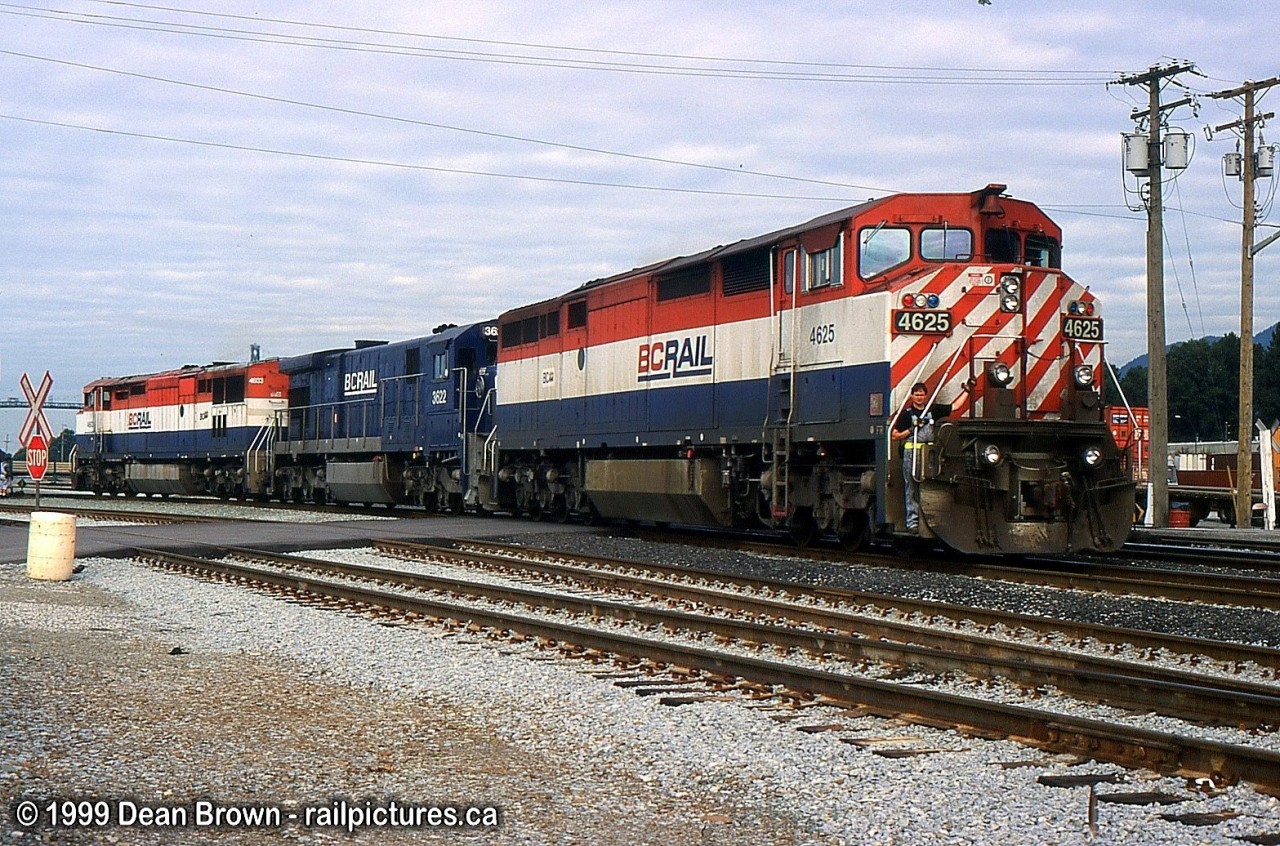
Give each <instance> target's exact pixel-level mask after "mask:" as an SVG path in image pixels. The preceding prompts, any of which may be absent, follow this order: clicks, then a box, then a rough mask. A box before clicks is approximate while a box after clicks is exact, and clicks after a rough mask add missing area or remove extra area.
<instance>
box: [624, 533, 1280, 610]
mask: <svg viewBox="0 0 1280 846" xmlns="http://www.w3.org/2000/svg"><path fill="white" fill-rule="evenodd" d="M632 534H633V536H635V537H640V538H649V539H653V540H655V541H662V542H668V543H669V542H671V541H672V538H671V536H670V535H669V534H666V535H661V534H658V533H650V532H648V531H646V530H639V531H635V530H633V532H632ZM679 542H680V543H684V544H688V545H699V546H708V547H712V548H719V549H734V550H738V551H741V552H750V553H758V554H762V555H786V556H789V557H793V558H800V559H804V560H809V561H823V562H831V563H833V564H848V563H850V560H851V556H850V554H849V553H847V552H844V551H841V550H835V549H822V548H803V549H799V548H794V547H791V548H788V547H783V546H780V545H779V544H776V543H765V542H759V541H743V540H740V539H736V538H732V537H723V536H719V535H713V534H709V533H708V534H703V533H697V534H691V535H685V536H682V537H681V538H680V540H679ZM1126 548H1127V547H1126ZM1152 554H1153V555H1154V554H1155V553H1152ZM1260 556H1261V557H1257V558H1255V557H1250V556H1249V554H1248V553H1246V552H1244V551H1242V550H1239V551H1234V557H1233V558H1232V559H1231V560H1232V561H1233V562H1239V563H1238V564H1237V566H1241V567H1245V566H1250V565H1249V564H1247V563H1245V562H1247V561H1262V562H1266V561H1268V560H1273V559H1272V558H1269V557H1268V555H1267V553H1265V552H1264V553H1260ZM1184 559H1187V560H1194V561H1196V562H1198V563H1206V562H1209V563H1212V564H1213V565H1214V567H1215V569H1210V570H1173V569H1168V568H1158V567H1149V566H1140V565H1122V564H1113V563H1110V562H1102V561H1096V560H1080V559H1065V558H1024V559H1020V561H1019V564H1018V566H1010V565H1007V564H994V563H990V562H987V561H983V560H978V559H969V558H957V557H955V556H944V555H933V556H928V557H923V556H922V557H915V558H905V557H903V556H900V555H893V554H889V553H876V552H859V553H857V554H856V561H857V563H859V564H864V565H867V566H873V567H884V568H888V569H895V570H918V571H925V572H934V573H945V574H948V575H954V576H968V577H970V578H977V579H990V580H996V581H1002V582H1009V583H1013V584H1024V585H1034V586H1039V587H1056V588H1063V589H1070V590H1079V591H1086V592H1090V593H1105V594H1112V595H1117V596H1137V597H1144V598H1149V599H1167V600H1173V601H1177V602H1206V603H1212V604H1219V605H1245V606H1252V607H1257V608H1266V609H1269V610H1280V578H1270V577H1268V576H1247V575H1233V574H1226V573H1221V572H1218V570H1219V569H1220V568H1221V566H1222V556H1221V555H1219V554H1218V551H1217V550H1201V551H1200V552H1199V555H1198V556H1197V557H1195V558H1194V559H1190V553H1189V552H1187V553H1186V554H1185V555H1184ZM1264 569H1269V568H1267V567H1266V565H1265V564H1264ZM1276 569H1280V564H1277V566H1276Z"/></svg>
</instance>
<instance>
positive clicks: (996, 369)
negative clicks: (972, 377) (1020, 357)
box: [987, 361, 1013, 388]
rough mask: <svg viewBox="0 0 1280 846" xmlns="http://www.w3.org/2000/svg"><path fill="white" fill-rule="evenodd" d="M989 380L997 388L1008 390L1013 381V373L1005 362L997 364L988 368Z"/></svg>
mask: <svg viewBox="0 0 1280 846" xmlns="http://www.w3.org/2000/svg"><path fill="white" fill-rule="evenodd" d="M987 380H988V381H989V382H991V384H992V385H994V386H995V387H997V388H1007V387H1009V383H1010V382H1012V381H1013V371H1012V370H1010V369H1009V365H1007V364H1004V363H1003V362H999V361H997V362H995V363H993V364H991V365H989V366H988V367H987Z"/></svg>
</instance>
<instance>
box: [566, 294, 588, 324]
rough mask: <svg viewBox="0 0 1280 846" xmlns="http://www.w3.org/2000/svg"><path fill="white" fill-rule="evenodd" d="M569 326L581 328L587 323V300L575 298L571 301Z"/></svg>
mask: <svg viewBox="0 0 1280 846" xmlns="http://www.w3.org/2000/svg"><path fill="white" fill-rule="evenodd" d="M568 311H569V328H570V329H581V328H582V327H584V326H586V325H587V301H586V300H575V301H573V302H571V303H569V306H568Z"/></svg>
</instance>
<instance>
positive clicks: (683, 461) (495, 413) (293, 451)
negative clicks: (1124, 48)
mask: <svg viewBox="0 0 1280 846" xmlns="http://www.w3.org/2000/svg"><path fill="white" fill-rule="evenodd" d="M1061 255H1062V250H1061V230H1060V229H1059V228H1058V226H1057V225H1056V224H1054V223H1053V221H1052V220H1050V219H1049V218H1048V217H1047V216H1046V215H1045V214H1044V213H1043V212H1042V211H1041V210H1040V209H1038V208H1037V207H1036V206H1034V205H1033V204H1031V203H1029V202H1026V201H1022V200H1016V199H1013V198H1010V197H1008V196H1006V195H1005V194H1004V186H1002V185H990V186H988V187H987V188H985V189H983V190H981V191H976V192H972V193H967V194H899V195H893V196H890V197H887V198H883V199H879V200H870V201H868V202H866V203H863V204H861V205H857V206H853V207H851V208H847V209H842V210H840V211H837V212H833V213H830V214H827V215H823V216H822V217H819V218H816V219H814V220H811V221H809V222H807V223H804V224H801V225H799V226H794V227H791V228H788V229H783V230H779V231H776V232H772V233H769V234H767V235H763V236H760V237H757V238H751V239H748V240H744V241H739V242H737V243H734V244H731V245H728V246H721V247H716V248H713V249H710V250H707V251H705V252H702V253H698V254H696V255H691V256H684V257H679V258H674V259H670V260H668V261H663V262H659V263H656V264H653V265H649V266H647V267H642V268H638V269H635V270H632V271H628V272H626V273H622V274H619V275H617V276H611V277H608V278H605V279H599V280H595V281H592V282H588V283H586V284H584V285H581V286H579V287H576V288H574V289H572V290H570V291H569V293H567V294H565V295H563V296H559V297H555V298H553V299H550V300H546V301H544V302H541V303H537V304H534V305H530V306H525V307H521V308H517V309H514V310H512V311H509V312H507V313H506V314H504V315H502V316H501V317H500V318H498V320H497V321H496V322H494V321H487V322H484V323H479V324H473V325H471V326H465V327H441V328H440V329H439V330H437V331H436V332H435V333H433V334H432V335H431V336H428V337H425V338H418V339H414V340H412V341H403V342H398V343H394V344H382V343H367V344H360V345H358V346H357V348H356V349H353V350H337V351H328V352H318V353H312V354H310V355H306V356H299V357H296V358H289V359H280V360H274V361H272V362H262V363H258V364H251V365H247V366H246V365H239V366H238V367H239V369H238V370H237V369H235V368H232V369H231V370H225V369H220V368H217V367H213V368H192V369H190V371H191V372H190V373H188V370H186V369H184V370H183V371H177V372H175V373H167V374H157V375H156V376H149V377H133V378H131V379H120V380H100V381H99V382H95V383H93V384H92V385H90V386H88V387H87V388H86V405H85V409H84V410H83V411H82V412H81V413H80V417H79V424H78V430H77V432H78V438H77V442H78V461H79V466H80V468H81V470H80V472H79V474H78V479H79V480H80V482H81V484H82V485H83V486H85V487H90V488H93V489H95V490H100V491H133V492H147V493H172V492H200V491H208V492H211V493H221V494H223V495H242V494H257V495H267V494H271V495H275V496H279V497H281V498H285V499H295V500H313V501H326V500H334V501H341V502H368V503H373V502H381V503H386V504H396V503H413V504H418V505H423V506H427V507H430V508H446V509H450V510H454V511H458V510H461V509H462V508H464V507H471V508H474V509H476V510H479V511H482V512H484V511H498V510H501V511H509V512H513V513H522V514H527V515H530V516H536V517H549V518H553V519H561V520H563V519H569V518H571V517H575V516H577V517H580V518H587V519H593V518H597V517H606V518H615V519H628V520H648V521H657V522H670V523H681V524H701V525H711V526H719V527H735V528H751V527H760V526H764V527H768V528H773V529H781V530H784V531H787V532H789V533H790V534H791V535H792V537H793V538H795V539H796V540H797V541H798V542H808V541H810V540H812V539H814V538H815V537H818V536H821V535H826V536H830V537H833V538H837V539H839V540H840V541H841V542H843V543H844V544H845V545H847V546H850V547H856V546H858V545H860V544H862V543H864V542H865V541H867V540H868V539H870V538H871V537H873V536H875V535H882V536H890V535H905V534H906V520H905V509H904V491H903V487H904V484H905V480H904V477H903V472H904V471H903V463H904V462H903V456H902V453H901V452H900V450H899V448H898V446H897V444H895V443H894V442H893V441H892V440H891V437H890V431H891V429H892V427H893V423H894V420H895V418H896V417H897V415H898V413H899V411H900V410H901V409H902V408H903V407H904V405H905V403H906V401H907V397H908V395H909V393H910V388H911V386H912V385H913V384H915V383H917V382H923V383H925V384H926V385H928V386H929V388H930V390H931V391H932V393H933V396H932V397H931V402H932V400H933V399H936V398H938V397H954V396H956V395H957V394H960V393H961V392H960V387H961V386H962V385H964V386H970V385H971V386H972V389H971V390H970V391H968V392H966V393H964V394H963V395H962V398H961V401H960V402H959V403H957V404H955V407H954V408H952V409H951V410H950V416H949V417H947V418H946V419H945V420H942V421H941V422H940V425H938V426H937V428H936V436H935V437H934V439H933V442H932V443H930V444H926V445H924V446H922V447H921V448H919V449H914V450H912V454H911V461H910V464H909V466H910V468H911V473H912V478H913V479H914V480H916V481H918V485H919V489H920V490H919V512H920V517H921V519H920V523H919V527H918V530H917V531H918V533H919V535H921V536H923V537H926V538H937V539H940V540H941V541H943V542H944V543H945V544H946V545H948V546H950V547H952V548H955V549H958V550H963V551H967V552H992V553H1031V552H1038V553H1044V552H1055V551H1068V550H1077V549H1091V550H1112V549H1115V548H1117V547H1118V546H1119V545H1120V544H1121V543H1123V542H1124V539H1125V537H1126V535H1127V532H1128V527H1129V523H1130V519H1131V516H1132V513H1133V499H1134V486H1133V483H1132V482H1131V481H1130V479H1129V478H1128V475H1127V473H1126V471H1125V469H1124V468H1123V466H1122V464H1123V457H1122V455H1121V453H1120V452H1119V451H1117V449H1116V447H1115V443H1114V441H1113V439H1112V436H1111V433H1110V430H1109V428H1108V426H1107V424H1106V422H1105V421H1104V419H1103V416H1102V403H1101V401H1100V396H1099V390H1100V385H1101V378H1100V372H1099V370H1100V366H1101V364H1102V361H1103V343H1104V336H1103V322H1102V318H1101V314H1100V307H1099V304H1098V302H1097V300H1096V299H1095V298H1094V296H1093V295H1092V294H1091V293H1090V292H1089V290H1088V289H1086V288H1084V287H1082V286H1081V285H1079V284H1078V283H1076V282H1074V281H1072V280H1071V279H1070V278H1069V277H1068V276H1067V275H1066V274H1064V273H1063V271H1062V270H1061ZM233 373H235V374H240V373H243V377H244V378H243V380H242V381H243V385H244V387H243V389H241V388H239V387H236V388H235V389H234V390H232V389H231V388H229V387H224V389H223V390H222V393H221V394H220V395H219V394H218V392H217V390H216V389H215V388H213V385H214V384H215V382H214V380H216V379H218V378H221V379H223V381H224V382H226V383H227V384H230V383H231V382H232V381H234V380H233V379H232V378H231V377H232V374H233ZM236 378H239V376H237V377H236ZM184 380H185V381H184ZM206 381H208V382H209V386H208V390H207V391H206V390H205V389H204V388H201V387H200V386H201V385H204V384H205V382H206ZM170 383H173V384H172V385H170ZM188 384H189V385H194V386H195V388H193V389H184V388H183V387H182V386H183V385H188ZM184 390H186V392H185V393H184ZM192 390H194V393H192ZM241 390H242V393H238V392H240V391H241ZM188 409H189V411H188ZM162 410H163V412H162ZM188 413H190V414H191V415H194V416H192V417H187V416H185V415H187V414H188ZM130 414H133V415H137V416H130ZM232 420H234V421H235V423H234V425H232V424H231V422H230V421H232ZM193 424H194V425H193ZM184 427H187V428H191V429H192V430H193V431H192V432H191V433H190V434H188V435H182V434H181V433H182V432H184V431H185V429H184ZM232 434H234V436H235V438H237V439H238V440H229V439H228V438H229V437H230V436H231V435H232ZM184 438H185V440H184ZM153 442H154V443H158V444H160V445H161V446H160V447H156V448H152V447H151V444H152V443H153ZM188 444H190V445H188ZM237 450H238V451H239V459H238V460H237V458H236V454H237V453H236V451H237Z"/></svg>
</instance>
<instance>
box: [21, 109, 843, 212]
mask: <svg viewBox="0 0 1280 846" xmlns="http://www.w3.org/2000/svg"><path fill="white" fill-rule="evenodd" d="M0 119H3V120H12V121H18V122H21V123H29V124H35V125H39V126H55V127H59V128H62V129H77V130H81V131H85V132H99V133H102V134H104V135H115V136H120V137H124V138H140V139H143V140H147V141H164V142H167V143H171V144H190V145H193V146H197V147H210V148H216V149H222V150H236V151H239V152H249V153H266V154H269V155H273V156H289V157H293V158H299V159H311V160H315V161H326V162H340V163H342V164H357V165H368V166H373V167H387V168H397V169H400V170H415V171H426V172H431V173H453V174H460V175H463V176H487V177H491V178H495V179H513V180H522V181H526V182H542V183H554V184H561V185H581V186H586V187H590V188H625V189H629V190H633V191H660V192H668V193H674V194H703V195H709V196H717V197H751V198H756V199H765V200H804V201H813V202H826V203H830V202H839V203H847V202H850V201H851V199H850V198H849V197H807V196H800V195H793V194H767V193H762V192H753V191H717V190H712V189H707V188H677V187H671V186H663V185H638V184H635V183H627V182H603V181H598V180H590V179H568V178H565V177H555V176H533V175H530V174H520V173H502V172H498V171H485V170H467V169H464V168H451V167H441V166H438V165H423V164H410V163H408V162H393V161H385V160H380V159H359V158H351V157H348V156H333V155H327V154H323V153H307V152H301V151H297V150H276V149H273V148H270V147H255V146H252V145H248V144H232V143H229V142H222V141H200V140H196V139H193V138H179V137H177V136H172V135H154V134H149V133H144V132H128V131H125V130H120V129H106V128H103V127H98V126H85V125H83V124H75V123H65V122H62V121H53V120H40V119H37V118H27V117H21V116H20V115H10V114H0Z"/></svg>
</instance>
